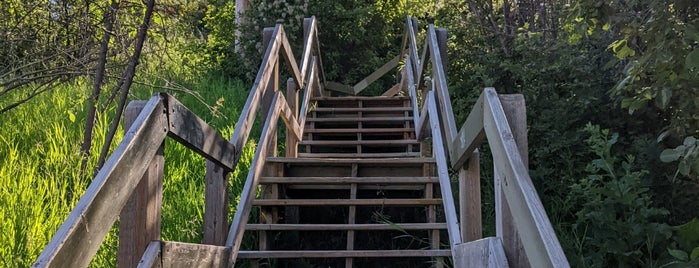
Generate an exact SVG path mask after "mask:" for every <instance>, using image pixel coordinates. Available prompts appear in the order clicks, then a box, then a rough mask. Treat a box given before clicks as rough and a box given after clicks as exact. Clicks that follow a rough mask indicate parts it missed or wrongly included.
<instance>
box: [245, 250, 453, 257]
mask: <svg viewBox="0 0 699 268" xmlns="http://www.w3.org/2000/svg"><path fill="white" fill-rule="evenodd" d="M439 256H441V257H449V256H451V252H450V251H449V250H445V249H402V250H267V251H243V252H240V258H241V259H243V258H244V259H260V258H278V259H298V258H398V257H439Z"/></svg>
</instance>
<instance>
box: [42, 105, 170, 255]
mask: <svg viewBox="0 0 699 268" xmlns="http://www.w3.org/2000/svg"><path fill="white" fill-rule="evenodd" d="M167 131H168V126H167V116H166V114H165V106H164V104H163V101H162V100H161V98H160V96H154V97H152V98H151V99H150V100H149V101H148V103H147V104H146V106H145V107H144V109H143V111H142V112H141V113H140V114H139V116H138V117H137V118H136V121H135V122H134V123H133V125H132V126H131V128H129V129H128V130H127V131H126V133H125V135H124V138H123V139H122V141H121V142H120V143H119V145H118V146H117V148H116V149H115V150H114V152H113V153H112V155H111V156H110V157H109V159H108V160H107V162H106V163H105V165H104V167H102V169H100V171H99V172H98V173H97V175H96V176H95V178H94V179H93V180H92V183H90V186H88V188H87V190H86V191H85V194H84V195H83V196H82V197H81V198H80V200H79V201H78V203H77V204H76V206H75V207H74V208H73V210H72V211H71V212H70V214H69V215H68V218H67V219H66V221H64V222H63V224H62V225H61V227H59V229H58V231H56V233H55V234H54V235H53V237H52V238H51V241H50V242H49V243H48V245H47V246H46V247H45V248H44V250H43V252H42V253H41V255H39V257H38V258H37V259H36V262H35V263H34V264H33V265H32V266H33V267H87V265H88V264H89V263H90V260H91V259H92V256H94V254H95V253H96V252H97V250H98V249H99V247H100V244H101V243H102V241H103V240H104V237H105V235H106V234H107V232H109V230H110V229H111V227H112V225H113V224H114V222H115V221H116V218H117V216H118V213H119V211H120V210H121V209H122V208H123V207H124V204H125V203H126V201H127V199H128V198H129V196H130V195H131V193H132V192H133V189H134V188H135V187H136V184H137V183H138V181H139V180H140V179H141V176H142V175H143V174H144V173H145V171H146V170H147V169H148V167H149V165H150V162H151V161H152V159H153V156H154V155H155V154H156V152H157V151H158V150H159V148H160V145H161V144H162V142H163V140H164V139H165V137H166V135H167ZM76 249H80V250H76Z"/></svg>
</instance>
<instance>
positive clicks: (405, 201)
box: [252, 198, 442, 206]
mask: <svg viewBox="0 0 699 268" xmlns="http://www.w3.org/2000/svg"><path fill="white" fill-rule="evenodd" d="M441 204H442V199H440V198H395V199H389V198H381V199H255V200H253V201H252V205H254V206H423V205H441Z"/></svg>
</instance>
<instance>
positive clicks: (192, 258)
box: [161, 241, 232, 268]
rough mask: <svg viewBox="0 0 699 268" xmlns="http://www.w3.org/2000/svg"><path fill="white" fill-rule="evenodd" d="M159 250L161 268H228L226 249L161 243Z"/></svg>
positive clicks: (180, 243) (228, 253) (228, 251)
mask: <svg viewBox="0 0 699 268" xmlns="http://www.w3.org/2000/svg"><path fill="white" fill-rule="evenodd" d="M161 248H162V257H161V259H162V264H163V266H162V267H163V268H197V267H199V268H213V267H220V268H224V267H229V265H228V256H229V255H230V248H228V247H221V246H212V245H201V244H190V243H182V242H165V241H163V242H161ZM230 267H232V265H231V266H230Z"/></svg>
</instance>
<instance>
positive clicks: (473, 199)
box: [459, 150, 483, 243]
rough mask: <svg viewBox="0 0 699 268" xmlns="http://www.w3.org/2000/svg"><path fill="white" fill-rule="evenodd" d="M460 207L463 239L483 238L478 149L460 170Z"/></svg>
mask: <svg viewBox="0 0 699 268" xmlns="http://www.w3.org/2000/svg"><path fill="white" fill-rule="evenodd" d="M459 208H460V212H459V215H460V216H461V219H460V222H461V236H462V238H461V240H462V241H463V242H464V243H466V242H470V241H474V240H478V239H481V238H483V230H482V225H483V221H482V216H481V166H480V153H479V152H478V150H475V151H474V152H473V154H471V158H469V162H468V166H467V167H462V168H461V169H460V170H459Z"/></svg>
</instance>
